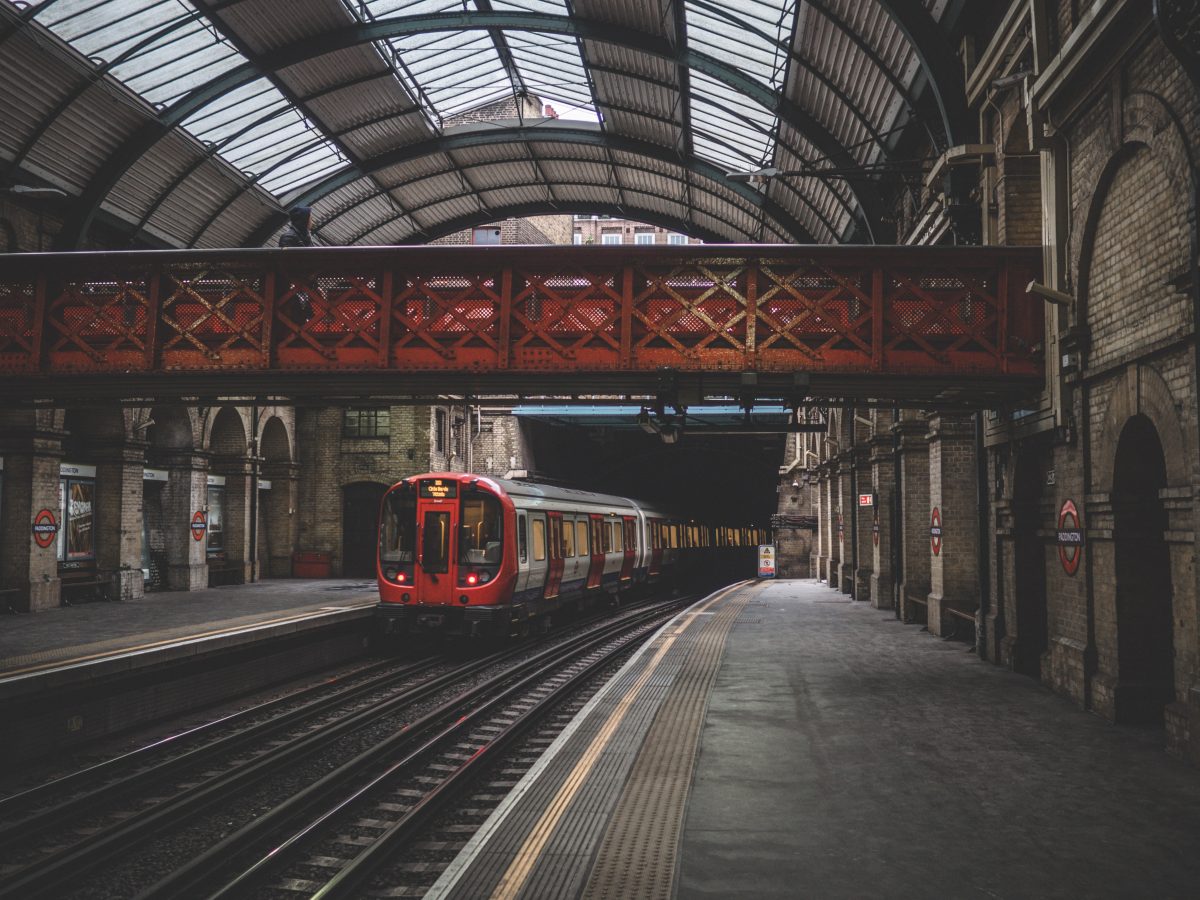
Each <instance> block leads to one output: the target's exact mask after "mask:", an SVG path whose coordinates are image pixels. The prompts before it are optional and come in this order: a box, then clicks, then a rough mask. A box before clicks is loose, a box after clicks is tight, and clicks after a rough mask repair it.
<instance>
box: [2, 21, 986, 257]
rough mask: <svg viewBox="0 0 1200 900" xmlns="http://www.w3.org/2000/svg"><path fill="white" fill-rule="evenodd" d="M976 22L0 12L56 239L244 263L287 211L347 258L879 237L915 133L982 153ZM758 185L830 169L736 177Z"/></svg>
mask: <svg viewBox="0 0 1200 900" xmlns="http://www.w3.org/2000/svg"><path fill="white" fill-rule="evenodd" d="M963 3H964V0H288V2H287V3H286V4H281V3H279V2H277V0H29V2H17V0H0V118H3V119H4V121H5V122H6V123H11V127H6V128H5V129H3V130H0V160H3V165H4V166H5V167H6V168H7V171H8V175H9V179H10V181H14V180H17V179H18V178H19V177H25V178H31V179H37V180H38V181H39V183H45V184H49V185H52V186H55V187H58V188H60V189H61V190H63V191H65V192H66V193H67V194H68V197H69V199H68V201H67V202H66V204H65V206H66V224H65V227H64V230H63V235H62V240H63V242H64V244H65V245H66V246H79V245H81V244H82V243H84V241H85V239H86V235H87V233H88V230H89V228H90V227H91V225H92V223H93V221H94V220H95V218H96V217H97V215H102V216H104V217H105V218H106V220H108V221H109V222H116V223H118V225H119V227H120V228H122V229H124V230H125V231H126V232H127V233H128V235H129V239H130V241H131V242H136V241H138V240H149V241H153V242H157V243H161V244H164V245H168V246H180V247H190V246H195V247H223V246H239V245H249V246H255V245H260V244H264V243H270V242H271V241H272V240H273V238H274V235H275V234H276V233H277V231H278V229H279V228H280V227H281V226H282V223H283V211H284V210H285V209H287V208H288V207H289V206H291V205H295V204H297V203H305V204H308V205H312V206H315V207H316V213H317V214H316V218H317V221H318V223H319V232H318V237H319V239H321V240H323V241H325V242H328V243H334V244H354V243H369V244H392V243H405V242H424V241H428V240H432V239H434V238H436V237H439V236H441V235H444V234H447V233H450V232H452V231H453V230H456V229H459V228H462V227H465V226H466V225H468V224H472V223H485V222H492V221H497V220H499V219H501V218H505V217H508V216H512V215H532V214H553V213H556V212H564V213H565V212H607V213H610V214H619V215H624V216H627V217H629V218H634V219H642V220H644V221H647V222H653V223H655V224H662V225H665V226H667V227H670V228H674V229H676V230H678V231H682V232H687V233H691V234H693V235H696V236H698V237H703V238H705V239H706V240H728V241H739V242H741V241H766V242H799V243H808V242H821V243H827V242H846V241H853V242H871V241H879V240H886V239H888V233H887V226H886V224H885V220H886V218H887V213H886V209H885V204H884V201H883V199H882V197H881V186H880V184H879V182H878V180H877V179H878V177H879V175H878V173H879V172H880V170H881V169H887V167H888V166H889V165H891V164H893V163H895V162H896V161H897V160H898V158H899V156H901V155H903V153H904V152H905V151H904V149H902V148H903V147H904V142H903V138H904V136H905V135H907V136H908V137H909V138H911V137H912V135H913V134H914V133H917V134H919V136H920V139H919V141H918V143H920V144H921V145H923V146H924V147H925V148H926V151H927V152H928V151H933V152H938V151H940V150H943V149H945V148H947V147H948V146H951V145H953V144H955V143H962V142H964V141H965V140H967V139H968V138H969V136H970V135H969V134H968V132H969V130H970V128H971V123H970V117H969V116H968V115H967V112H966V106H965V100H964V96H963V88H962V74H961V67H960V66H959V65H958V63H957V60H956V58H955V55H954V53H953V47H954V46H955V43H954V38H955V35H956V33H957V32H956V27H957V24H958V20H959V19H960V18H961V14H960V13H961V8H962V7H963ZM543 104H544V105H543ZM547 107H553V110H554V112H550V110H549V109H547ZM484 109H490V110H491V111H492V112H493V113H494V112H495V111H497V110H501V111H507V115H506V116H504V115H502V116H501V117H500V118H495V117H494V116H484V115H482V114H481V110H484ZM548 113H549V114H548ZM485 119H488V120H486V121H485ZM910 143H911V141H910ZM764 167H774V168H777V169H780V170H785V171H789V170H796V169H800V168H804V169H821V168H827V169H834V170H836V171H835V172H834V173H832V174H831V175H816V176H804V177H787V178H775V179H770V180H767V181H765V182H764V183H761V184H752V183H747V182H745V181H737V180H732V179H730V178H728V177H727V174H728V173H729V172H730V171H753V170H757V169H760V168H764Z"/></svg>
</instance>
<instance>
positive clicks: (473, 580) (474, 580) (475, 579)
mask: <svg viewBox="0 0 1200 900" xmlns="http://www.w3.org/2000/svg"><path fill="white" fill-rule="evenodd" d="M478 583H479V576H478V575H476V574H475V573H474V572H471V573H470V574H468V575H467V584H469V585H475V584H478Z"/></svg>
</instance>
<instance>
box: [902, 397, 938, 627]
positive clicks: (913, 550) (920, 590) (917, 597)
mask: <svg viewBox="0 0 1200 900" xmlns="http://www.w3.org/2000/svg"><path fill="white" fill-rule="evenodd" d="M901 416H902V418H901V420H900V421H899V422H898V423H896V425H895V426H894V428H895V429H896V431H897V432H898V437H899V439H900V484H899V485H898V486H897V489H896V502H897V503H899V504H900V515H899V523H900V533H899V534H897V535H896V536H895V539H896V540H897V541H898V542H899V546H898V547H897V549H898V550H899V554H898V556H899V563H900V569H899V571H898V572H896V573H894V577H898V578H899V579H900V591H899V594H900V618H901V619H903V620H904V621H905V622H924V621H925V604H926V602H927V598H928V597H929V559H930V552H929V513H930V503H929V441H928V440H927V438H926V434H927V432H928V430H929V427H928V425H927V424H926V422H925V419H924V417H923V416H921V415H920V414H919V413H915V412H905V413H902V414H901Z"/></svg>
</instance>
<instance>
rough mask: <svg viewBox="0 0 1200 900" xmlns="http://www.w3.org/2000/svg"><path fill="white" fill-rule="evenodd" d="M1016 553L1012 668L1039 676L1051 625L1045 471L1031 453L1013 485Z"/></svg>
mask: <svg viewBox="0 0 1200 900" xmlns="http://www.w3.org/2000/svg"><path fill="white" fill-rule="evenodd" d="M1013 488H1014V489H1013V532H1014V539H1013V553H1014V560H1013V562H1014V568H1015V570H1016V579H1015V582H1016V583H1015V584H1014V590H1015V593H1016V597H1015V599H1016V613H1017V622H1016V625H1017V629H1016V630H1017V641H1016V645H1015V646H1014V647H1013V659H1012V665H1013V669H1014V670H1015V671H1017V672H1020V673H1021V674H1023V675H1030V676H1032V677H1034V678H1040V677H1041V674H1042V654H1043V653H1045V652H1046V647H1047V646H1048V643H1047V642H1048V639H1049V628H1048V623H1047V618H1046V545H1045V542H1044V539H1043V538H1042V537H1041V536H1039V534H1038V530H1039V529H1040V528H1042V527H1043V526H1042V522H1041V512H1040V508H1039V507H1040V505H1041V500H1042V472H1041V469H1040V468H1039V467H1038V465H1037V463H1036V461H1035V459H1034V458H1033V456H1032V454H1028V455H1022V456H1021V457H1018V459H1017V471H1016V484H1015V485H1014V486H1013Z"/></svg>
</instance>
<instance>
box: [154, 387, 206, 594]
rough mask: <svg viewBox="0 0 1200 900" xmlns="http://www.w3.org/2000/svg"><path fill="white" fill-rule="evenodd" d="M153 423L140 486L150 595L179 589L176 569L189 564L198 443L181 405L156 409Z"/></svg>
mask: <svg viewBox="0 0 1200 900" xmlns="http://www.w3.org/2000/svg"><path fill="white" fill-rule="evenodd" d="M149 422H150V424H149V425H148V426H147V427H146V442H147V444H148V445H149V446H148V447H147V448H146V466H147V468H146V477H145V478H144V479H143V482H142V571H143V572H144V573H145V576H146V590H148V591H151V590H164V589H166V588H168V587H174V586H176V585H173V584H172V580H173V579H172V578H171V569H172V567H175V568H176V570H178V569H179V568H181V567H186V566H187V565H188V564H189V561H190V553H191V544H192V543H193V539H192V534H191V529H190V526H191V515H192V498H191V486H192V479H191V457H192V451H193V449H194V442H193V435H192V421H191V418H190V417H189V416H188V412H187V410H186V409H184V408H183V407H182V406H156V407H154V408H153V409H151V410H150V418H149ZM174 580H175V581H177V582H178V581H179V580H180V579H174Z"/></svg>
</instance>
